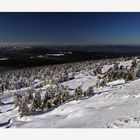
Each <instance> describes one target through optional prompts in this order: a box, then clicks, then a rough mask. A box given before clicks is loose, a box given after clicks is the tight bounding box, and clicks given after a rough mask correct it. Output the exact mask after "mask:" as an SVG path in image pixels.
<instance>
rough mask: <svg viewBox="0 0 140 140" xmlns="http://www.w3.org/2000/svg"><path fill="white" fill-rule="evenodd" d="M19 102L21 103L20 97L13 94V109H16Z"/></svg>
mask: <svg viewBox="0 0 140 140" xmlns="http://www.w3.org/2000/svg"><path fill="white" fill-rule="evenodd" d="M21 101H22V95H20V94H15V95H14V108H16V107H18V106H19V104H20V103H21Z"/></svg>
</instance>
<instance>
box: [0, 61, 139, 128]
mask: <svg viewBox="0 0 140 140" xmlns="http://www.w3.org/2000/svg"><path fill="white" fill-rule="evenodd" d="M131 62H132V61H131V60H130V61H125V62H120V65H124V66H131ZM110 67H112V64H111V65H105V66H104V67H103V69H102V72H106V71H107V70H108V69H109V68H110ZM96 81H97V76H92V75H91V74H90V73H89V71H88V70H83V71H81V72H77V74H76V75H75V78H74V79H72V80H69V81H66V82H63V83H62V85H63V86H66V87H67V88H68V90H69V91H70V93H71V94H73V92H74V90H75V89H76V88H77V87H78V86H81V87H82V89H83V91H84V90H86V89H87V88H88V87H90V86H93V85H95V84H96ZM139 85H140V79H136V80H134V81H130V82H125V81H124V80H123V79H119V80H116V81H112V82H110V83H108V84H107V85H106V86H104V87H102V86H100V87H99V88H96V87H95V89H94V94H93V95H91V96H88V97H81V98H79V99H78V100H73V101H70V102H66V103H63V104H61V105H60V106H58V107H56V108H54V109H51V110H47V109H46V110H44V111H37V112H36V113H35V114H33V115H29V116H25V117H22V118H20V116H19V112H18V108H14V105H13V93H15V92H19V93H20V92H22V91H24V90H27V89H28V88H30V87H27V88H22V89H20V90H13V91H6V92H5V93H4V94H1V96H0V98H1V100H2V103H0V110H1V113H0V127H1V128H129V127H134V128H136V127H140V92H139V91H140V86H139ZM48 86H49V85H47V86H44V87H42V88H40V90H41V91H42V94H43V92H44V91H45V90H46V89H47V87H48ZM3 103H4V104H3Z"/></svg>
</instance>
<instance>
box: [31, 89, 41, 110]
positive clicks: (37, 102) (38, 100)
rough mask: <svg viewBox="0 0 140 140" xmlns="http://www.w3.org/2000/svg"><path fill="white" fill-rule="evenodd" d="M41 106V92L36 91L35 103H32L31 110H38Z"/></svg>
mask: <svg viewBox="0 0 140 140" xmlns="http://www.w3.org/2000/svg"><path fill="white" fill-rule="evenodd" d="M40 108H41V94H40V92H39V91H38V92H36V93H35V97H34V99H33V103H32V105H31V111H36V110H37V109H40Z"/></svg>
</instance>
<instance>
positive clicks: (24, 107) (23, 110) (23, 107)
mask: <svg viewBox="0 0 140 140" xmlns="http://www.w3.org/2000/svg"><path fill="white" fill-rule="evenodd" d="M18 111H19V113H20V117H23V116H28V115H30V113H31V112H30V108H29V107H28V103H27V100H26V98H25V96H22V100H21V102H20V104H19V109H18Z"/></svg>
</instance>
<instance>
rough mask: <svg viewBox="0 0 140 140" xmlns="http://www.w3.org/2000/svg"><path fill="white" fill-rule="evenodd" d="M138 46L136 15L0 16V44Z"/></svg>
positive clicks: (138, 20)
mask: <svg viewBox="0 0 140 140" xmlns="http://www.w3.org/2000/svg"><path fill="white" fill-rule="evenodd" d="M9 42H13V43H30V42H32V43H40V42H42V43H49V44H66V43H67V44H69V43H70V44H133V45H137V44H140V13H28V12H27V13H0V43H9Z"/></svg>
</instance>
